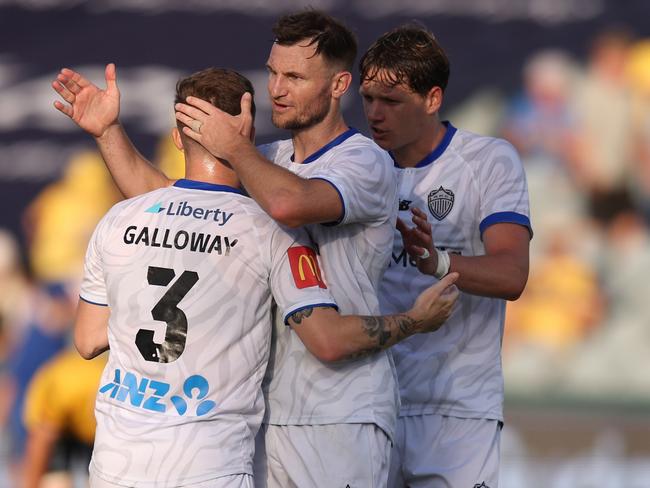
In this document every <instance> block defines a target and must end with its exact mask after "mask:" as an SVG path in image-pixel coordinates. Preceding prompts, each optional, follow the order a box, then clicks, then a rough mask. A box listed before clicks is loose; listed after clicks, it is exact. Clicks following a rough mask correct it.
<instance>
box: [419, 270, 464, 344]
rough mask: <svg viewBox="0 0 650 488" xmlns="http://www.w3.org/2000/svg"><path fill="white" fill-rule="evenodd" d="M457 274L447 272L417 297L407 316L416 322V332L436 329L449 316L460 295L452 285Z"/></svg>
mask: <svg viewBox="0 0 650 488" xmlns="http://www.w3.org/2000/svg"><path fill="white" fill-rule="evenodd" d="M459 276H460V275H459V274H458V273H449V274H448V275H447V276H445V277H443V278H442V279H441V280H440V281H438V282H437V283H436V284H434V285H432V286H430V287H429V288H427V289H426V290H424V291H423V292H422V293H420V296H418V297H417V299H416V300H415V304H414V305H413V308H412V309H411V310H410V311H409V316H411V317H412V318H414V319H415V320H416V321H417V322H418V327H417V329H418V332H433V331H436V330H438V329H439V328H440V327H441V326H442V324H444V323H445V321H446V320H447V319H448V318H449V316H450V315H451V312H452V310H453V307H454V304H455V303H456V300H458V296H459V295H460V292H459V291H458V288H456V286H455V285H454V283H455V282H456V280H457V279H458V277H459Z"/></svg>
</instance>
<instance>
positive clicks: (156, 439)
mask: <svg viewBox="0 0 650 488" xmlns="http://www.w3.org/2000/svg"><path fill="white" fill-rule="evenodd" d="M63 92H64V93H62V95H63V96H64V98H69V97H68V94H67V93H65V90H63ZM244 92H248V93H252V86H251V85H250V82H248V80H246V79H245V78H243V77H242V76H241V75H239V74H237V73H235V72H233V71H228V70H217V69H209V70H205V71H202V72H198V73H195V74H194V75H192V76H190V77H188V78H186V79H183V80H181V81H180V82H179V83H178V85H177V93H176V99H177V101H178V100H181V99H185V97H187V96H189V95H193V96H199V97H201V98H202V99H205V100H209V101H210V103H215V104H216V105H218V106H220V107H221V108H222V109H224V110H226V111H227V112H229V113H233V114H236V113H237V112H238V111H239V109H240V105H239V104H240V98H241V95H242V94H243V93H244ZM248 100H249V102H250V101H251V99H250V98H249V99H248ZM58 105H60V109H61V110H62V111H63V112H64V113H66V114H68V115H70V116H73V117H74V115H75V112H74V108H73V107H74V106H67V105H63V104H58ZM249 110H250V109H249ZM179 125H180V124H179ZM173 138H174V141H175V143H176V144H177V146H178V147H179V149H182V150H183V151H184V154H185V158H186V176H187V179H183V180H179V181H176V182H175V183H174V185H173V186H172V187H165V188H162V189H159V190H156V191H153V192H149V193H146V194H144V195H142V196H139V197H135V198H132V199H129V200H127V201H125V202H122V203H120V204H118V205H116V206H115V207H113V208H112V209H111V210H110V211H109V212H108V214H107V215H106V216H105V217H104V218H103V219H102V221H101V222H100V223H99V224H98V226H97V228H96V230H95V232H94V234H93V237H92V238H91V242H90V244H89V247H88V252H87V256H86V266H85V273H84V281H83V284H82V289H81V299H80V302H79V309H78V316H77V321H76V323H75V345H76V346H77V348H78V349H79V351H80V353H81V354H82V355H83V356H84V357H86V358H91V357H94V356H95V355H97V354H98V353H100V352H101V351H103V350H105V349H107V348H109V347H110V349H111V354H110V356H109V362H108V365H107V367H106V369H105V370H104V373H103V375H102V381H101V387H100V389H99V393H98V397H97V405H96V416H97V435H96V441H95V446H94V450H93V458H92V462H91V466H90V472H91V486H93V487H103V486H107V487H111V486H181V485H182V486H197V487H198V486H201V487H202V486H211V487H219V486H229V487H230V486H252V483H253V480H252V476H251V473H252V458H253V450H254V448H253V446H254V441H253V438H254V436H255V433H256V432H257V430H258V428H259V425H260V422H261V419H262V412H263V409H264V404H263V399H262V391H261V389H260V384H261V381H262V376H263V374H264V371H265V369H266V364H267V359H268V354H269V344H270V338H271V333H270V332H271V327H270V323H269V318H270V313H271V295H273V298H274V299H275V301H276V302H277V306H278V309H279V311H280V312H281V313H280V314H279V316H281V317H282V319H283V320H284V321H285V322H286V323H287V324H288V325H291V326H292V330H295V331H296V334H297V336H299V338H300V339H301V340H302V341H303V342H304V343H305V344H306V345H307V347H308V349H309V351H310V352H311V353H312V354H313V355H314V357H317V358H319V359H320V360H328V361H330V360H343V359H348V358H350V357H353V358H355V357H357V356H359V355H364V354H369V353H373V352H374V351H376V350H378V349H382V348H385V347H388V346H390V345H392V344H393V343H395V341H397V340H400V339H402V338H404V337H406V336H408V335H410V334H413V333H418V332H423V331H425V330H427V329H431V328H434V329H435V328H437V327H438V326H439V325H440V324H441V323H442V322H443V321H444V320H445V319H446V317H447V316H448V315H449V313H450V311H451V307H452V305H453V302H454V301H455V296H456V293H455V292H454V291H449V292H445V291H446V290H447V289H448V287H449V285H451V284H452V283H453V281H454V280H455V279H456V278H457V275H454V276H452V277H450V279H449V280H447V282H446V283H443V284H442V285H440V286H438V287H437V288H436V289H431V290H428V291H427V293H426V294H423V297H422V299H421V300H420V302H419V303H418V305H417V306H416V307H414V308H413V309H412V310H410V311H409V312H408V313H406V314H402V315H399V316H393V317H369V316H367V317H351V316H347V317H341V316H340V315H339V314H338V312H336V310H335V307H336V305H335V303H334V301H333V300H332V298H331V297H330V295H329V293H328V291H327V286H326V285H325V283H324V281H323V278H322V274H321V272H320V268H319V265H318V260H317V257H316V254H315V252H314V251H313V250H312V248H310V247H309V239H308V236H307V234H306V233H305V231H304V230H302V229H299V230H294V231H291V232H290V231H288V230H286V229H283V228H282V227H280V226H279V225H278V224H276V223H275V221H273V220H272V219H271V218H270V217H269V216H268V215H267V214H266V213H264V212H263V210H262V209H261V208H259V206H258V205H257V204H255V203H254V201H253V200H251V199H250V198H249V197H247V196H245V195H244V194H243V193H242V191H241V190H239V181H238V179H237V176H236V175H235V173H234V172H233V171H232V170H231V169H230V167H229V166H228V165H227V164H225V163H224V161H222V160H219V159H217V158H215V157H213V156H211V155H210V154H209V153H207V151H206V150H205V149H204V148H203V147H202V146H200V145H199V144H197V143H195V142H194V141H192V140H191V139H189V138H187V137H186V136H184V135H181V133H180V132H179V131H178V130H177V129H175V130H174V131H173ZM269 287H270V290H269ZM368 331H372V332H373V334H369V333H368ZM323 364H325V363H323ZM338 366H339V365H338V364H332V365H329V367H332V368H336V367H338Z"/></svg>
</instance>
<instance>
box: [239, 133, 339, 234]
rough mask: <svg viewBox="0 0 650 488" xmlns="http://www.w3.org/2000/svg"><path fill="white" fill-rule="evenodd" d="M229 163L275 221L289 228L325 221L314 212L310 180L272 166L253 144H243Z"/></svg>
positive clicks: (248, 190)
mask: <svg viewBox="0 0 650 488" xmlns="http://www.w3.org/2000/svg"><path fill="white" fill-rule="evenodd" d="M228 162H229V163H230V164H231V166H232V167H233V169H234V170H235V172H236V173H237V176H239V179H240V180H241V182H242V185H243V186H244V188H246V191H247V192H248V194H249V195H250V196H251V197H252V198H253V199H254V200H255V201H256V202H257V203H258V204H259V205H260V206H261V207H262V208H263V209H264V211H265V212H266V213H267V214H269V215H270V216H271V217H272V218H273V219H274V220H275V221H277V222H279V223H281V224H284V225H287V226H289V227H299V226H301V225H305V224H309V223H316V222H320V221H323V220H319V215H318V214H317V213H316V212H312V208H313V206H314V204H315V203H316V202H313V199H310V191H309V185H310V182H309V180H305V179H303V178H300V177H299V176H297V175H295V174H293V173H291V172H290V171H288V170H286V169H285V168H282V167H280V166H278V165H276V164H273V163H272V162H271V161H269V160H268V159H266V158H265V157H264V156H263V155H262V154H260V153H259V151H258V150H257V149H256V148H255V146H254V145H253V144H252V143H246V144H243V143H242V144H241V145H240V147H239V149H238V150H237V151H236V153H233V155H231V156H230V158H229V159H228ZM324 220H327V219H324Z"/></svg>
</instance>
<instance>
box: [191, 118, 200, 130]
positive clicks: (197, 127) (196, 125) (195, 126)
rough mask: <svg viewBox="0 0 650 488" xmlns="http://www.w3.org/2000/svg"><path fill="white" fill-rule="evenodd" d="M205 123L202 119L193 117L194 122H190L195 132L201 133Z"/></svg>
mask: <svg viewBox="0 0 650 488" xmlns="http://www.w3.org/2000/svg"><path fill="white" fill-rule="evenodd" d="M202 125H203V122H201V121H200V120H196V119H192V122H191V123H190V127H191V128H192V130H193V131H194V132H198V133H201V126H202Z"/></svg>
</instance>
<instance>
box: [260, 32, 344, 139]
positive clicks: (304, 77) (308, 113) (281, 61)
mask: <svg viewBox="0 0 650 488" xmlns="http://www.w3.org/2000/svg"><path fill="white" fill-rule="evenodd" d="M315 50H316V48H315V46H308V45H307V41H305V42H301V43H299V44H295V45H293V46H280V45H279V44H273V47H272V48H271V54H270V55H269V59H268V61H267V63H266V67H267V70H268V72H269V83H268V90H269V97H270V99H271V110H272V115H271V117H272V120H273V124H274V125H275V126H276V127H278V128H280V129H288V130H294V131H295V130H302V129H308V128H310V127H313V126H314V125H316V124H318V123H319V122H321V121H323V120H324V119H325V117H327V115H328V114H329V113H330V111H331V110H333V107H332V80H333V76H334V73H335V71H334V70H333V69H332V67H331V66H329V65H328V63H327V62H326V61H325V59H323V56H321V55H320V54H319V55H314V52H315Z"/></svg>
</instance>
